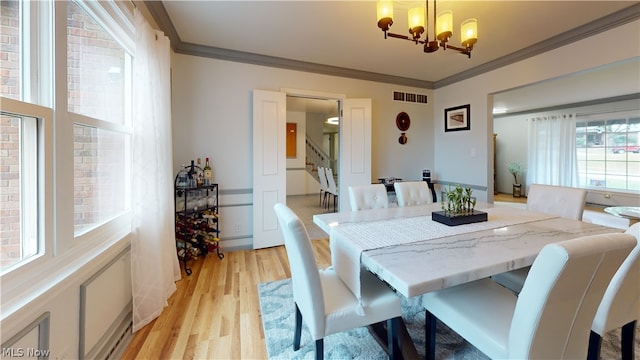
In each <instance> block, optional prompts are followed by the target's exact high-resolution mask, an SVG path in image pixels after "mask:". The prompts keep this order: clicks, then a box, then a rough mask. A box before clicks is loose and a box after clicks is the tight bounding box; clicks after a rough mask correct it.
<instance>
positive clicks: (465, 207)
mask: <svg viewBox="0 0 640 360" xmlns="http://www.w3.org/2000/svg"><path fill="white" fill-rule="evenodd" d="M471 193H472V190H471V188H470V187H467V188H466V189H463V188H462V187H461V186H460V185H456V186H455V187H454V188H453V189H448V190H447V191H446V192H445V198H446V201H445V198H443V199H442V211H434V212H432V213H431V220H433V221H437V222H439V223H442V224H445V225H449V226H457V225H464V224H471V223H477V222H482V221H487V213H486V212H484V211H478V210H475V209H474V207H475V206H476V199H475V198H473V197H472V196H471Z"/></svg>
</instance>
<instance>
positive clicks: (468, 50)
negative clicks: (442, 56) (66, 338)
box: [385, 32, 473, 59]
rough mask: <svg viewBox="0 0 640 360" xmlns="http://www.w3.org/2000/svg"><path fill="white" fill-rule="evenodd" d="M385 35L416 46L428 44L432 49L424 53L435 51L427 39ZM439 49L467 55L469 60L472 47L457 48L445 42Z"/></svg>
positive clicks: (389, 33) (440, 44) (387, 33)
mask: <svg viewBox="0 0 640 360" xmlns="http://www.w3.org/2000/svg"><path fill="white" fill-rule="evenodd" d="M385 34H386V36H388V37H391V38H395V39H400V40H407V41H411V42H414V43H416V44H422V45H424V44H429V45H431V46H432V47H431V48H430V49H429V51H426V50H425V52H433V51H435V50H437V47H436V48H435V49H434V48H433V46H435V44H432V43H434V42H433V41H432V42H430V41H429V39H428V38H427V39H426V40H417V39H413V37H410V36H408V35H401V34H395V33H392V32H386V33H385ZM435 43H437V42H435ZM439 47H441V48H443V49H444V50H446V49H452V50H455V51H457V52H459V53H461V54H463V55H467V57H468V58H469V59H471V50H473V47H472V48H464V47H458V46H454V45H451V44H449V43H448V42H445V41H441V42H440V43H439Z"/></svg>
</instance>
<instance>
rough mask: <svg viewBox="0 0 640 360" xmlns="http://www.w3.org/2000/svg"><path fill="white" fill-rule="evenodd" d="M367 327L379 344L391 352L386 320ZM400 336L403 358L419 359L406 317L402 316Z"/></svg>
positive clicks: (399, 327) (409, 359)
mask: <svg viewBox="0 0 640 360" xmlns="http://www.w3.org/2000/svg"><path fill="white" fill-rule="evenodd" d="M367 328H368V329H369V333H371V335H372V336H373V338H374V339H375V340H376V341H377V342H378V344H380V346H381V347H382V348H383V349H385V351H386V352H387V353H389V351H388V348H387V328H386V322H384V321H383V322H381V323H376V324H373V325H369V326H368V327H367ZM398 337H399V339H400V355H401V359H405V360H414V359H419V358H420V357H419V356H418V350H417V349H416V345H415V344H414V343H413V340H411V336H410V335H409V331H408V330H407V324H405V323H404V319H402V318H400V322H399V324H398Z"/></svg>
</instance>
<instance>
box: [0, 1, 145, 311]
mask: <svg viewBox="0 0 640 360" xmlns="http://www.w3.org/2000/svg"><path fill="white" fill-rule="evenodd" d="M24 3H26V4H29V5H31V7H30V8H29V11H28V13H27V12H25V13H24V15H25V17H27V18H28V19H29V24H25V25H23V31H24V32H28V33H29V38H28V40H26V39H25V45H23V47H24V48H27V50H21V51H28V52H30V54H33V55H34V56H23V58H24V61H29V63H28V64H27V65H28V66H27V67H25V68H24V74H26V75H23V78H22V80H21V81H22V82H23V86H24V88H23V90H22V94H21V96H22V100H13V99H8V98H5V97H2V99H1V100H2V103H1V108H2V110H3V112H7V113H9V114H16V115H21V114H22V115H24V116H30V117H35V118H37V119H41V120H39V121H38V140H37V141H38V167H39V168H38V169H39V170H38V171H39V176H38V180H37V183H38V194H39V195H38V226H39V228H38V241H39V242H41V244H42V245H41V248H42V249H44V253H43V254H42V255H39V256H34V257H32V258H31V259H29V261H25V262H23V264H22V265H20V266H17V267H12V268H11V269H10V270H9V271H6V272H3V273H1V274H0V283H2V286H0V292H1V297H0V298H1V305H0V306H1V307H2V312H1V313H0V318H1V320H2V321H4V320H5V319H7V318H9V317H11V316H12V315H13V314H15V313H16V312H17V311H19V310H20V309H22V308H23V307H24V306H25V305H27V304H30V303H32V302H40V301H44V300H43V299H44V298H46V297H45V296H42V295H43V294H45V293H47V292H48V291H50V290H52V289H54V287H55V286H58V285H61V284H64V283H66V282H68V281H72V280H73V279H75V278H76V277H77V276H83V275H77V274H82V272H81V270H83V269H87V268H93V267H96V266H101V265H100V264H101V263H102V262H103V261H105V259H109V258H110V257H111V256H115V255H116V254H118V253H120V252H121V251H123V250H124V249H125V248H126V247H128V246H129V235H130V233H131V211H125V212H124V213H122V214H119V215H118V216H115V217H114V218H111V219H109V220H107V221H106V222H104V223H103V224H101V225H100V226H96V227H95V228H93V229H92V230H91V231H87V232H86V233H84V234H83V235H82V236H79V237H75V236H74V230H73V228H74V226H73V223H74V221H73V206H74V205H73V204H74V202H73V124H74V121H77V122H82V123H89V125H92V126H98V127H107V128H109V129H110V130H114V129H115V130H116V131H121V132H126V133H131V134H132V133H133V132H132V130H131V128H132V127H131V126H130V123H131V118H130V117H129V118H128V119H127V121H128V124H127V126H121V127H117V126H116V127H114V126H113V124H105V123H103V122H101V121H100V120H97V119H86V118H78V117H77V116H76V115H74V114H71V113H69V112H68V111H67V95H66V94H67V45H66V43H67V35H66V28H67V21H66V19H67V6H68V2H66V1H42V2H40V1H38V2H24ZM77 3H78V4H82V6H87V7H89V8H91V9H93V10H92V11H93V12H95V13H98V14H100V19H101V20H100V21H101V22H102V26H103V27H104V28H105V30H107V31H113V33H112V34H116V35H118V37H119V41H120V40H122V39H123V37H124V38H126V41H124V43H126V46H127V51H128V54H129V55H130V57H131V58H133V56H134V55H135V54H134V52H133V49H134V47H135V45H134V44H135V31H134V25H133V13H132V9H130V8H128V5H130V4H128V3H125V2H117V1H112V2H98V1H77ZM109 29H112V30H109ZM113 29H116V30H113ZM54 65H55V66H54ZM132 67H133V61H131V67H130V68H129V71H132ZM25 76H26V77H25ZM131 90H132V89H129V90H128V91H131ZM54 94H58V96H55V97H54V96H53V95H54ZM131 94H132V92H129V93H128V100H127V104H126V105H125V106H129V107H130V106H131V104H132V99H131ZM35 104H38V105H35ZM129 114H130V115H129V116H131V112H129ZM130 150H131V149H128V153H127V155H126V156H127V157H130V154H131V151H130ZM54 154H55V157H54ZM129 161H130V159H129ZM127 167H128V165H127ZM127 171H130V170H127ZM127 185H128V187H130V186H129V185H130V183H127ZM126 191H130V189H126ZM129 205H130V204H129ZM25 265H26V266H25ZM16 270H19V271H16ZM54 291H56V290H54Z"/></svg>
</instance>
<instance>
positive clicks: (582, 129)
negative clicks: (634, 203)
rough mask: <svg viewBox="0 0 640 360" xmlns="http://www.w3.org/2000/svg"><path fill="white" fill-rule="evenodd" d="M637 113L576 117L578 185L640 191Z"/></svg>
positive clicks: (639, 148)
mask: <svg viewBox="0 0 640 360" xmlns="http://www.w3.org/2000/svg"><path fill="white" fill-rule="evenodd" d="M639 133H640V117H638V111H637V110H636V111H629V112H616V113H606V114H598V115H586V116H581V117H578V122H577V124H576V147H577V156H578V174H579V177H580V184H581V186H583V187H587V188H603V189H604V188H607V189H613V190H630V191H640V136H639Z"/></svg>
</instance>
